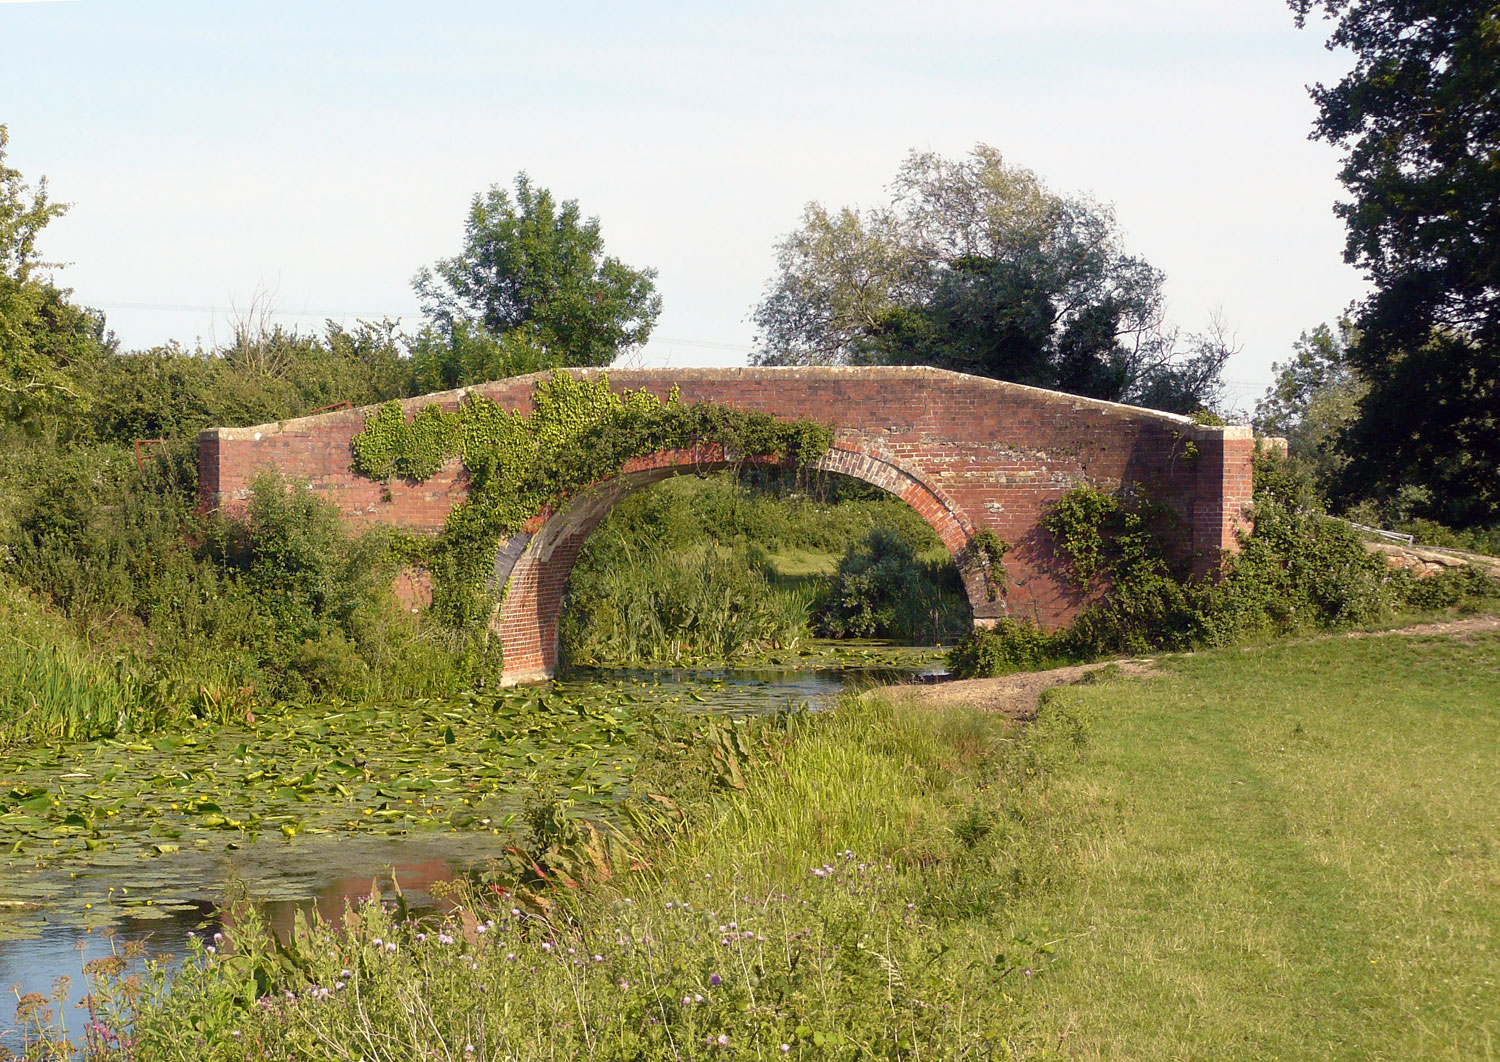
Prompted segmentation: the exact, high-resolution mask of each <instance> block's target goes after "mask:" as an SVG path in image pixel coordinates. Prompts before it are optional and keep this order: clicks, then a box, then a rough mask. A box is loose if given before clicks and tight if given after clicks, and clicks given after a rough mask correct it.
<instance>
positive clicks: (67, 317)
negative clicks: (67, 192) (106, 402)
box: [0, 125, 104, 421]
mask: <svg viewBox="0 0 1500 1062" xmlns="http://www.w3.org/2000/svg"><path fill="white" fill-rule="evenodd" d="M9 142H10V134H9V131H8V130H7V129H6V127H5V126H3V125H0V420H13V421H28V420H30V419H31V418H33V417H35V416H36V415H38V414H40V413H45V412H47V411H50V410H53V409H56V408H57V407H58V406H59V405H61V404H62V403H64V402H66V401H67V400H69V399H80V396H79V395H78V393H77V392H76V391H75V390H74V388H73V387H72V386H71V384H70V382H69V380H68V377H67V374H66V369H67V368H68V367H69V366H70V365H72V364H74V363H79V362H86V361H88V360H90V359H91V358H92V357H93V356H94V354H96V353H97V351H98V350H99V349H100V347H101V345H102V344H103V343H104V323H103V320H102V319H101V318H100V317H99V316H98V315H96V314H93V313H91V312H89V311H87V310H84V309H82V308H80V307H77V306H74V305H73V304H72V303H70V302H69V301H68V299H67V297H66V296H67V294H68V293H67V292H66V291H64V290H62V289H60V288H57V287H55V286H54V285H53V284H52V283H51V281H50V280H49V279H48V278H47V277H46V276H45V275H44V273H43V272H42V270H43V269H44V267H45V263H43V262H42V261H41V260H40V258H39V257H38V253H37V248H36V242H37V236H38V235H39V234H40V233H41V231H42V230H43V229H44V228H46V226H47V224H48V223H49V222H51V221H52V220H53V219H54V218H58V217H61V216H62V215H63V214H64V213H65V212H66V210H67V207H66V206H64V205H63V204H61V203H54V202H52V200H51V199H50V198H48V195H47V179H46V178H45V177H44V178H42V179H41V180H39V181H38V182H37V184H36V187H35V188H32V187H31V186H30V185H28V184H27V183H26V180H25V178H24V177H23V176H22V175H21V172H20V171H19V170H15V169H11V168H10V167H9V166H7V165H6V164H5V150H6V147H7V145H8V144H9Z"/></svg>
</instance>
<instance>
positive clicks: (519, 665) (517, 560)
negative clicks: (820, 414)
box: [490, 439, 1004, 683]
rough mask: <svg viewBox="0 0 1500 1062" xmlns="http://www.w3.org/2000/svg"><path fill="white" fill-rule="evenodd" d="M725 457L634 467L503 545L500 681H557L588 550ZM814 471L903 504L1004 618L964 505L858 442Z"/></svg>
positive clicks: (841, 447)
mask: <svg viewBox="0 0 1500 1062" xmlns="http://www.w3.org/2000/svg"><path fill="white" fill-rule="evenodd" d="M733 464H734V462H733V461H731V460H729V459H727V458H726V457H725V455H724V453H723V451H722V450H721V449H718V448H716V447H715V448H705V449H701V450H672V451H664V452H661V453H656V454H652V455H650V456H649V457H644V458H636V459H634V460H631V461H628V462H627V463H626V465H625V467H624V468H623V469H622V470H621V472H620V474H619V475H617V476H614V477H612V478H611V479H608V480H605V481H603V482H601V483H596V484H594V485H592V486H591V487H590V488H589V489H588V490H586V491H582V492H580V493H579V494H576V495H574V496H573V497H572V498H570V499H569V500H568V501H567V503H566V504H564V505H563V507H562V508H560V509H559V510H557V511H556V512H549V513H545V514H542V515H541V517H540V519H539V520H538V521H536V522H535V526H534V527H533V528H532V529H531V530H529V531H527V532H524V533H522V534H520V535H517V536H516V537H515V538H512V539H511V540H510V541H509V542H506V543H504V544H502V546H501V547H500V550H499V552H498V555H497V557H496V562H495V584H496V586H499V587H503V588H504V593H503V597H502V599H501V601H500V604H499V605H498V606H497V607H496V609H495V613H494V616H493V618H492V619H491V622H490V629H491V630H492V631H494V632H495V634H496V635H498V637H499V638H500V644H501V648H502V651H503V661H504V663H503V669H504V670H503V675H502V681H504V682H506V683H516V682H533V681H539V680H541V679H546V678H550V677H552V675H553V674H555V673H556V670H557V666H558V662H559V659H558V658H559V653H560V645H559V642H558V625H559V621H560V620H561V618H562V606H563V598H564V596H565V595H566V592H567V585H568V577H569V576H570V575H571V574H572V571H573V564H574V562H575V561H576V560H577V559H578V555H579V553H580V552H581V551H582V549H583V544H584V542H585V541H587V539H588V537H589V535H590V534H591V533H593V531H594V529H595V528H597V527H598V526H599V524H600V523H602V522H603V520H604V518H605V517H606V516H608V515H609V511H610V510H611V509H613V508H614V507H615V505H616V504H617V503H618V502H619V501H620V500H621V499H622V498H624V497H625V496H626V495H628V494H631V493H633V492H635V491H637V490H640V489H642V488H644V487H648V486H650V485H652V484H654V483H660V482H661V481H663V480H666V479H671V478H673V477H674V476H680V475H688V474H693V473H699V472H714V471H719V470H720V469H725V468H729V467H732V465H733ZM811 467H812V468H814V469H816V470H818V471H822V472H833V473H838V474H841V475H846V476H850V477H852V478H854V479H858V480H862V481H864V482H866V483H869V484H871V485H872V486H875V487H879V488H880V489H881V490H884V491H886V492H887V493H889V494H893V495H895V496H896V497H898V498H900V499H901V500H902V501H904V502H906V503H907V504H908V505H910V506H911V507H912V508H913V509H915V510H916V511H917V513H918V514H919V515H920V516H921V517H922V519H923V520H925V521H926V522H927V524H928V526H929V527H931V528H932V529H933V531H935V532H936V533H937V536H938V537H939V538H940V539H942V542H943V545H944V546H946V547H947V549H948V552H949V553H950V554H951V555H952V556H953V559H954V561H955V562H956V563H957V564H958V569H959V575H960V578H961V579H962V580H963V584H964V592H965V594H966V596H967V597H968V599H969V606H970V609H971V610H972V611H973V614H974V616H975V617H976V620H977V621H979V622H984V621H985V620H986V619H987V618H988V619H992V618H993V617H994V616H995V615H997V614H1001V613H1003V611H1004V602H1003V601H998V600H997V601H991V600H990V594H989V591H988V586H987V583H986V582H985V578H984V575H983V573H981V572H977V571H966V570H965V565H964V564H963V563H962V561H963V557H964V551H965V549H966V547H967V546H968V544H969V540H970V539H971V538H972V537H973V535H974V528H973V526H972V524H970V522H969V520H968V518H967V517H966V516H965V515H964V513H963V511H962V510H961V509H960V508H959V506H958V505H957V504H956V503H955V502H954V501H953V500H952V499H951V498H949V497H947V496H946V495H945V494H944V492H943V491H942V490H941V488H939V487H937V486H936V485H935V484H933V483H931V482H929V481H927V480H926V479H925V478H924V477H923V476H922V475H921V473H920V472H919V471H917V470H915V469H912V468H908V467H904V466H903V465H902V464H901V463H900V462H899V461H898V460H896V459H893V458H891V457H890V456H887V455H880V454H876V453H871V452H868V451H866V450H864V449H862V448H861V447H860V446H859V444H858V442H857V441H854V440H848V439H846V440H843V441H842V443H841V442H837V441H836V442H835V443H834V445H833V447H831V448H830V449H829V451H828V453H827V454H825V455H824V456H823V457H822V458H821V459H820V460H818V461H817V462H815V463H814V464H813V465H812V466H811Z"/></svg>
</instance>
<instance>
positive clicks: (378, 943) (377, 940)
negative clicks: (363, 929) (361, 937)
mask: <svg viewBox="0 0 1500 1062" xmlns="http://www.w3.org/2000/svg"><path fill="white" fill-rule="evenodd" d="M370 943H371V944H374V945H375V946H376V947H377V948H378V947H380V945H381V944H383V943H385V942H384V941H383V940H381V939H380V938H379V937H376V938H375V939H374V940H372V941H370Z"/></svg>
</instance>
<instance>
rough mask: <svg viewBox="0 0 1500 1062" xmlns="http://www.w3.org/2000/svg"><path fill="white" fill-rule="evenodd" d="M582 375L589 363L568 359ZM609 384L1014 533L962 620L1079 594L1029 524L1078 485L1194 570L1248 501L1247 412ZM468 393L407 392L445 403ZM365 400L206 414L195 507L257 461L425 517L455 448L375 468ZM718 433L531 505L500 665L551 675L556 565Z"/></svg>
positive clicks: (457, 471) (948, 384)
mask: <svg viewBox="0 0 1500 1062" xmlns="http://www.w3.org/2000/svg"><path fill="white" fill-rule="evenodd" d="M573 371H574V372H575V373H577V374H580V375H595V374H596V373H597V372H598V370H573ZM609 378H610V382H611V385H612V386H614V387H616V388H632V389H638V388H645V389H647V390H650V391H652V392H654V393H656V394H658V395H661V396H663V397H665V395H666V394H667V393H668V392H669V391H670V390H671V388H672V387H673V386H674V385H675V386H676V387H678V388H679V390H680V393H681V397H682V401H684V402H687V403H693V402H714V403H718V404H721V405H726V406H733V407H736V408H740V409H754V410H763V411H766V412H770V413H773V414H776V415H778V416H782V417H788V418H791V417H806V418H810V419H814V420H818V421H822V422H824V423H828V424H832V425H834V427H835V429H836V430H835V442H834V447H833V449H832V450H831V451H830V452H829V454H828V455H827V456H826V457H825V458H824V460H823V462H822V466H823V467H824V468H826V469H828V470H829V471H834V472H839V473H843V474H845V475H851V476H855V477H856V478H859V479H863V480H865V481H866V482H869V483H873V484H875V485H876V486H879V487H881V488H882V489H884V490H887V491H889V492H891V493H892V494H895V495H896V496H898V497H900V498H902V499H903V500H905V501H906V502H907V503H908V504H910V505H911V506H912V507H913V508H914V509H916V510H917V512H919V513H920V514H921V515H922V517H923V518H924V519H925V520H926V521H927V522H928V523H929V524H930V525H931V526H932V527H933V529H934V530H935V531H936V532H937V534H938V535H939V537H940V538H942V540H943V542H944V544H945V545H946V546H947V547H948V548H949V550H950V551H952V552H953V553H954V554H955V555H958V554H960V553H961V552H962V550H963V549H964V547H965V545H966V544H967V543H968V541H969V539H970V538H971V537H972V535H973V534H974V533H975V532H977V531H979V530H981V529H985V528H989V529H992V530H993V531H994V532H995V533H996V534H998V535H999V536H1000V537H1001V538H1003V539H1005V540H1006V541H1008V542H1011V543H1012V544H1013V548H1012V550H1011V552H1010V554H1009V555H1008V556H1007V557H1006V559H1005V567H1006V571H1007V576H1008V580H1007V581H1008V586H1007V588H1006V591H1005V593H1004V594H1002V595H998V596H997V597H996V599H995V600H990V595H989V593H988V591H987V588H986V585H985V580H984V579H983V577H982V576H981V575H979V574H977V573H973V574H969V575H967V576H966V579H965V581H966V589H967V590H968V594H969V599H970V603H971V605H972V607H973V611H974V617H975V621H976V622H977V623H992V622H994V620H995V619H997V618H999V617H1001V616H1007V615H1009V616H1017V617H1024V618H1030V619H1034V620H1036V621H1037V622H1039V623H1041V624H1042V625H1043V626H1045V627H1049V628H1050V627H1056V626H1057V625H1059V624H1062V623H1066V622H1067V621H1068V620H1069V619H1070V618H1071V617H1072V616H1073V615H1075V614H1076V613H1077V611H1078V610H1079V609H1080V608H1081V607H1082V606H1083V605H1084V604H1085V603H1086V599H1085V598H1084V596H1083V595H1081V594H1080V593H1079V592H1077V591H1076V590H1074V589H1073V588H1071V587H1070V586H1069V585H1068V584H1067V583H1066V581H1065V580H1063V579H1062V578H1061V577H1060V575H1059V572H1058V566H1057V563H1056V560H1055V557H1054V556H1053V552H1052V546H1051V543H1050V542H1049V541H1048V538H1047V535H1046V533H1045V532H1044V531H1042V529H1041V528H1040V527H1039V520H1040V518H1041V516H1042V513H1043V512H1044V510H1045V509H1046V507H1047V506H1048V505H1049V504H1050V503H1051V502H1052V501H1054V500H1055V499H1056V498H1058V497H1059V496H1060V495H1061V494H1063V493H1064V492H1065V491H1067V490H1068V489H1070V488H1072V487H1073V486H1076V485H1078V484H1080V483H1088V484H1090V485H1092V486H1095V487H1098V488H1100V489H1104V490H1116V489H1120V488H1130V487H1138V488H1139V489H1141V490H1142V491H1144V492H1145V493H1146V494H1148V495H1149V496H1150V497H1151V498H1152V499H1153V500H1155V501H1158V502H1162V503H1165V504H1166V505H1167V506H1169V507H1170V508H1171V509H1173V510H1174V511H1175V512H1176V513H1177V514H1178V515H1179V518H1180V519H1179V521H1178V523H1177V525H1176V528H1175V530H1173V531H1171V532H1170V533H1171V534H1172V536H1173V546H1174V547H1175V549H1176V550H1177V552H1178V553H1179V555H1181V556H1183V557H1186V558H1190V559H1191V562H1192V565H1193V567H1194V569H1195V570H1197V571H1199V572H1209V571H1212V570H1213V569H1214V568H1215V567H1216V566H1217V565H1218V563H1219V560H1220V557H1221V556H1222V554H1223V552H1224V551H1226V550H1232V549H1234V548H1235V547H1236V538H1235V535H1236V532H1237V531H1238V530H1240V529H1241V528H1242V527H1244V526H1245V525H1244V520H1245V515H1244V513H1245V508H1246V506H1248V504H1249V501H1250V455H1251V449H1252V447H1253V440H1252V439H1251V437H1250V433H1249V430H1248V429H1245V428H1237V427H1231V428H1215V427H1203V426H1198V425H1194V424H1192V423H1191V422H1190V421H1189V420H1188V419H1187V418H1185V417H1178V416H1173V415H1171V414H1165V413H1158V412H1155V411H1151V410H1144V409H1138V408H1134V407H1130V406H1122V405H1117V404H1114V403H1109V402H1100V401H1096V400H1093V399H1087V398H1079V397H1076V396H1073V395H1065V394H1060V393H1057V392H1052V391H1043V390H1038V389H1036V388H1030V387H1022V386H1020V385H1017V384H1008V383H1002V382H999V381H995V380H986V379H981V378H978V377H972V376H964V375H962V374H958V373H951V372H944V371H941V370H937V369H924V368H860V369H854V368H780V369H773V368H755V369H648V370H625V371H614V372H610V373H609ZM535 382H536V377H518V378H515V379H511V380H502V381H499V382H496V383H492V384H483V385H479V386H477V387H474V388H470V389H468V391H473V392H476V393H479V394H483V395H485V396H486V397H489V398H492V399H494V400H495V401H497V402H500V403H501V404H502V405H504V406H506V407H507V408H512V409H522V410H529V409H530V404H531V393H532V387H533V385H534V384H535ZM466 393H467V391H451V392H444V393H441V394H437V395H429V396H425V397H423V398H419V399H412V400H410V401H408V402H407V403H406V407H407V411H408V413H409V414H410V413H414V412H415V411H416V409H418V408H420V407H421V406H422V405H425V404H427V403H430V402H436V403H438V404H441V405H444V406H446V407H450V408H451V407H453V406H456V405H457V403H458V402H459V401H460V400H461V399H462V398H463V396H464V394H466ZM366 412H367V411H365V410H350V411H345V412H338V413H328V414H323V415H321V416H316V417H304V418H301V419H299V420H293V421H287V422H285V423H284V424H280V425H260V426H257V427H253V428H216V429H210V430H209V431H206V432H204V433H203V435H202V436H201V437H200V449H199V454H200V482H201V489H202V492H203V501H204V504H205V505H208V506H233V505H236V504H239V503H242V502H243V501H244V499H245V498H246V497H247V495H248V489H249V485H250V482H251V480H252V479H253V478H254V476H255V474H256V473H257V472H258V471H259V470H260V469H262V468H265V467H268V466H273V465H274V466H276V467H279V468H280V469H282V470H283V471H284V472H286V473H288V474H289V475H292V476H295V477H297V478H300V479H303V480H306V481H307V482H308V483H309V484H310V485H311V486H312V488H313V489H314V490H315V491H317V492H318V493H320V494H322V495H323V496H324V497H326V498H328V499H329V500H330V501H332V502H333V503H334V504H336V505H337V506H338V507H339V509H340V510H341V511H342V512H343V513H344V515H345V517H346V518H347V519H348V520H350V521H351V522H355V523H369V522H375V521H381V522H389V523H395V524H398V525H400V526H402V527H406V528H408V529H410V530H413V531H435V530H437V529H438V528H440V527H441V526H442V522H443V519H444V517H445V516H446V515H447V513H448V510H449V509H451V508H452V507H453V505H454V504H455V503H457V502H458V501H459V500H461V499H462V498H463V497H464V490H465V487H464V479H463V473H462V469H461V468H460V467H459V463H458V461H457V460H456V459H455V460H452V461H450V462H449V463H448V464H447V465H446V466H445V467H444V468H443V469H442V470H441V471H440V472H439V473H438V474H437V475H436V476H434V477H433V478H432V479H430V480H428V481H426V482H425V483H407V482H402V481H394V482H392V483H389V484H383V483H376V482H372V481H370V480H367V479H364V478H363V477H360V476H358V475H356V474H355V473H354V472H353V471H352V469H351V468H350V448H349V441H350V440H351V439H352V438H353V437H354V436H355V435H356V434H358V432H359V431H360V430H361V429H362V428H363V426H364V418H365V413H366ZM733 456H735V455H727V457H726V455H725V454H723V453H722V452H721V451H720V450H718V449H717V448H706V449H704V450H701V451H697V452H673V453H665V454H657V455H653V456H651V457H648V458H644V459H640V460H638V461H633V462H631V464H630V465H629V466H627V468H626V469H625V470H624V472H623V473H622V474H621V476H619V477H618V478H616V479H614V480H611V481H609V482H608V483H605V484H599V485H596V486H595V487H594V488H592V489H591V490H589V491H586V492H583V493H582V494H580V495H579V496H578V497H576V498H574V499H571V500H570V501H569V502H568V503H567V504H566V505H564V506H563V507H562V509H561V510H559V511H558V512H556V513H541V514H538V517H537V518H536V519H534V520H533V521H532V522H531V523H530V524H529V525H528V527H527V534H526V535H525V536H519V537H518V539H517V540H516V541H514V542H512V543H510V544H508V546H507V548H506V549H505V550H504V551H502V553H501V556H500V557H499V558H497V566H496V578H497V580H498V581H500V582H502V583H503V582H507V581H508V584H509V590H508V592H507V594H506V596H505V600H504V603H503V604H502V606H501V607H500V609H499V610H498V611H497V613H496V616H495V619H494V624H493V625H494V627H495V629H496V630H497V631H498V633H499V635H500V637H501V640H502V643H503V646H504V651H505V670H506V675H507V677H508V678H510V679H513V680H521V679H525V678H534V677H541V676H543V675H546V674H550V673H551V670H552V669H553V668H554V667H555V665H556V662H557V620H558V616H559V613H560V609H561V603H562V597H563V594H564V591H565V589H566V585H567V579H568V574H569V572H570V571H571V569H572V565H573V561H574V560H575V559H576V557H577V556H578V551H579V550H580V549H581V548H582V545H583V542H584V540H585V539H586V538H587V536H588V534H589V532H590V531H592V530H593V528H594V527H595V526H596V525H597V524H598V522H599V521H600V520H602V519H603V517H604V515H605V514H606V513H607V512H608V511H609V508H610V506H612V505H613V504H614V503H615V502H616V501H618V499H619V498H620V497H622V496H623V495H624V494H625V493H628V492H629V491H630V490H635V489H638V488H639V487H640V486H643V485H645V484H647V483H650V482H655V481H657V480H660V479H663V478H666V477H667V476H670V475H675V474H678V473H681V472H690V471H696V470H707V469H710V468H717V467H723V466H724V465H725V464H726V463H727V458H728V457H733ZM398 592H400V593H401V594H402V597H403V600H405V601H407V602H409V603H411V604H413V605H415V606H420V605H421V604H422V603H423V602H424V601H425V600H426V598H427V596H428V595H429V594H430V586H428V585H426V584H424V583H423V581H422V579H421V577H420V575H419V574H417V573H408V574H407V575H406V576H404V577H403V582H402V583H401V584H400V585H399V586H398Z"/></svg>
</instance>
